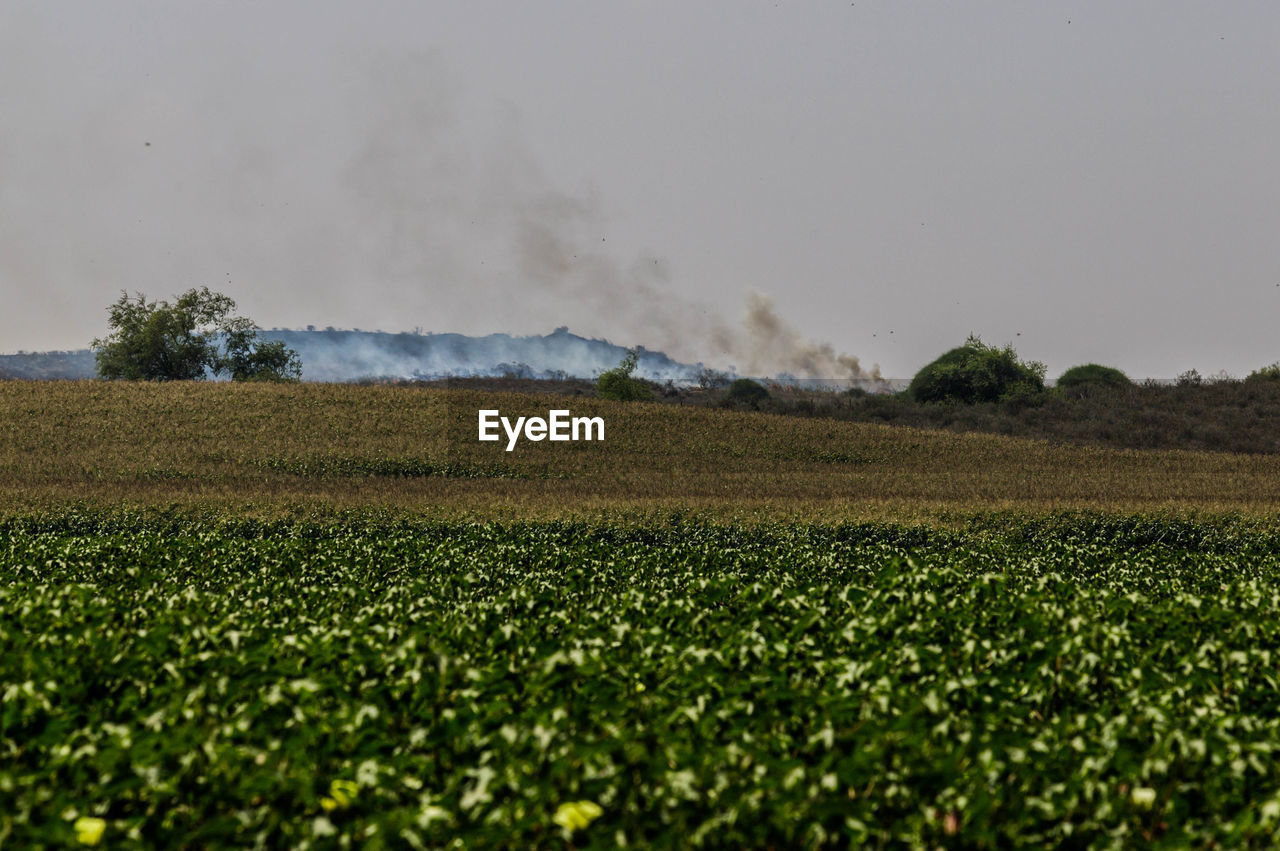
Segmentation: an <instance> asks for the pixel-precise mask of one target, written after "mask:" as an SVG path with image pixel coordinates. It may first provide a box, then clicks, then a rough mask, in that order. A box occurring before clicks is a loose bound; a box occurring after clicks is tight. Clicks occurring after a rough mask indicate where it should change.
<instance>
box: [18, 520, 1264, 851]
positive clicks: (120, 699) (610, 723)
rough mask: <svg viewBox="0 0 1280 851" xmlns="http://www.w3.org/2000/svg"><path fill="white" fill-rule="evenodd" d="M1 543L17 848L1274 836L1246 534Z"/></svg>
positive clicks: (614, 533) (532, 531)
mask: <svg viewBox="0 0 1280 851" xmlns="http://www.w3.org/2000/svg"><path fill="white" fill-rule="evenodd" d="M0 532H2V533H3V537H4V540H5V546H4V547H3V548H0V683H2V684H3V685H2V686H0V689H2V690H3V691H2V696H3V700H2V701H0V754H3V758H2V759H0V789H4V790H5V807H4V810H3V812H0V833H3V835H4V836H5V838H6V840H7V842H6V845H8V844H12V845H13V846H14V847H21V848H29V847H30V848H34V847H70V846H73V845H74V844H75V842H76V841H77V836H78V835H79V836H80V838H81V839H82V840H83V839H85V838H88V839H92V840H94V841H98V840H99V839H100V840H101V844H102V845H103V846H104V847H180V846H187V847H196V846H199V847H303V846H306V845H310V846H323V847H358V846H363V847H374V846H377V847H468V848H472V847H525V848H533V847H565V840H566V838H567V836H568V834H571V835H572V838H571V842H572V847H575V848H612V847H617V846H619V845H623V844H626V845H627V846H629V847H734V848H743V847H751V848H763V847H775V848H805V847H918V848H925V847H928V848H934V847H967V848H998V847H1063V846H1071V847H1141V846H1146V845H1150V844H1160V845H1163V846H1166V847H1221V848H1271V847H1275V846H1276V844H1277V843H1278V842H1280V719H1277V717H1276V714H1275V712H1274V707H1275V706H1276V705H1277V702H1280V683H1278V681H1277V678H1276V677H1275V673H1274V672H1275V669H1276V658H1275V655H1276V652H1277V647H1280V571H1278V569H1277V560H1276V556H1277V554H1278V553H1280V537H1278V536H1277V535H1276V534H1275V533H1265V532H1259V533H1248V532H1244V531H1242V530H1241V529H1239V528H1236V527H1232V526H1221V527H1220V526H1217V525H1213V524H1195V523H1181V522H1170V521H1162V520H1159V519H1156V518H1128V519H1126V518H1106V517H1094V518H1089V517H1084V518H1076V519H1074V520H1072V519H1069V518H1068V519H1053V518H1047V519H1043V520H1036V519H1028V520H1026V521H1024V522H1021V523H1014V524H1011V525H1009V526H1008V527H1007V528H1005V529H1003V531H996V530H994V529H988V530H986V531H983V532H981V533H974V534H969V533H966V532H957V531H938V530H931V529H926V528H921V527H904V526H891V525H881V524H866V525H857V526H835V527H817V526H790V525H778V526H758V527H752V528H747V527H742V526H712V525H701V524H691V523H682V522H676V523H673V524H670V525H666V526H638V527H632V528H627V527H622V526H616V525H595V524H581V523H554V524H514V525H492V524H483V525H481V524H470V523H457V524H433V523H423V522H379V521H369V522H351V523H343V524H313V523H299V522H272V523H263V522H255V521H246V520H243V519H240V518H238V517H237V516H236V515H234V514H228V515H226V516H224V517H222V518H220V519H216V518H215V519H210V520H207V521H184V522H175V521H173V520H169V519H164V518H159V519H154V520H143V519H135V520H129V519H128V518H120V519H116V520H112V519H109V518H105V517H101V516H94V515H85V514H78V513H73V512H72V513H61V514H55V515H45V516H42V517H28V518H10V519H7V520H4V521H2V522H0ZM99 820H100V823H99Z"/></svg>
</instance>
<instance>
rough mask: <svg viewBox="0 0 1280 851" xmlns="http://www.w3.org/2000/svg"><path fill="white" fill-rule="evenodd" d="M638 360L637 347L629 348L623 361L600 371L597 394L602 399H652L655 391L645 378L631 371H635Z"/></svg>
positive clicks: (631, 400) (630, 400)
mask: <svg viewBox="0 0 1280 851" xmlns="http://www.w3.org/2000/svg"><path fill="white" fill-rule="evenodd" d="M637 360H638V358H637V356H636V351H635V349H629V350H628V351H627V354H626V357H624V358H623V359H622V363H620V364H618V365H617V366H615V367H614V368H613V369H609V370H605V371H604V372H602V373H600V377H599V378H597V379H596V395H598V396H599V397H600V398H601V399H613V400H616V401H619V402H634V401H637V400H644V399H652V398H653V391H652V390H651V389H650V388H649V385H648V383H646V382H645V381H644V380H643V379H640V378H632V377H631V373H633V372H635V369H636V362H637Z"/></svg>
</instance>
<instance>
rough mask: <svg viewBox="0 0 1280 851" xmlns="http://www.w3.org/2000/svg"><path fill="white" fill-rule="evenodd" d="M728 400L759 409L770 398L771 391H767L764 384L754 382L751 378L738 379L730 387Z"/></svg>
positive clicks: (727, 395)
mask: <svg viewBox="0 0 1280 851" xmlns="http://www.w3.org/2000/svg"><path fill="white" fill-rule="evenodd" d="M726 398H728V399H729V400H730V401H733V402H739V403H741V404H744V405H750V406H751V407H752V408H758V407H760V403H761V402H763V401H764V400H765V399H768V398H769V391H768V390H767V389H765V387H764V385H763V384H760V383H758V382H755V381H752V380H751V379H750V378H738V379H735V380H734V382H733V383H732V384H730V385H729V392H728V393H727V394H726Z"/></svg>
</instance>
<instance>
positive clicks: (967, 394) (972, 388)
mask: <svg viewBox="0 0 1280 851" xmlns="http://www.w3.org/2000/svg"><path fill="white" fill-rule="evenodd" d="M1044 372H1045V366H1044V364H1042V363H1039V362H1037V361H1022V360H1019V359H1018V356H1017V353H1016V352H1015V351H1014V350H1013V346H1005V347H1004V348H1003V349H1001V348H996V347H995V346H988V345H986V344H985V343H983V342H982V341H981V340H980V339H978V338H977V337H976V336H971V337H969V339H968V340H966V341H965V343H964V345H963V346H959V347H957V348H954V349H951V350H950V351H948V352H945V353H944V354H942V355H940V356H939V357H938V358H937V359H936V360H934V361H933V362H932V363H929V364H927V365H926V366H924V367H923V368H922V369H921V370H920V371H919V372H917V373H916V375H915V378H913V379H912V380H911V385H910V387H908V389H907V392H908V393H909V394H910V396H911V398H913V399H915V400H916V401H917V402H959V403H962V404H966V405H972V404H974V403H977V402H997V401H1000V400H1001V399H1002V398H1004V397H1006V396H1009V395H1010V394H1016V395H1017V396H1019V398H1022V399H1026V397H1027V394H1028V393H1039V392H1040V391H1042V390H1043V389H1044Z"/></svg>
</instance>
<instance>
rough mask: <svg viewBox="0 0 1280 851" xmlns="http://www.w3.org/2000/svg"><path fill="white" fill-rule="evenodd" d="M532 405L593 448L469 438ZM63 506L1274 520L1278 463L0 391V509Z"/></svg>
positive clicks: (203, 395)
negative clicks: (1115, 514) (1116, 514)
mask: <svg viewBox="0 0 1280 851" xmlns="http://www.w3.org/2000/svg"><path fill="white" fill-rule="evenodd" d="M550 407H557V408H563V407H570V408H571V409H572V410H573V413H574V414H575V415H593V416H594V415H600V416H603V417H604V418H605V421H606V423H607V426H606V441H605V442H604V443H603V444H601V443H554V444H552V443H547V442H542V443H530V442H525V441H522V442H521V443H520V444H519V445H518V446H517V447H516V449H515V451H514V452H505V451H504V446H505V442H504V443H501V444H496V443H480V442H478V441H477V440H476V411H477V410H478V409H480V408H498V409H500V410H501V411H502V412H503V414H504V415H507V416H512V417H514V416H518V415H533V414H540V415H544V416H545V414H546V411H547V410H548V408H550ZM317 462H323V463H319V464H318V465H317ZM300 471H301V472H300ZM397 471H399V472H407V473H410V474H413V475H395V473H396V472H397ZM423 472H429V473H431V472H434V473H442V475H420V474H421V473H423ZM477 476H478V477H477ZM492 476H496V477H492ZM511 476H518V477H517V478H511ZM68 502H73V503H78V504H85V505H90V506H118V505H127V506H135V507H145V506H177V507H187V508H193V509H194V508H218V509H231V510H235V511H240V512H246V513H255V514H268V515H269V514H281V513H296V512H317V511H318V512H325V511H335V510H342V509H347V508H360V509H367V508H371V507H382V508H388V509H394V510H397V511H400V510H403V511H411V512H415V513H418V512H423V513H428V514H435V515H441V516H459V515H464V516H470V515H474V516H498V517H557V516H566V515H574V516H583V515H598V514H600V513H606V514H636V513H641V514H654V513H660V512H667V511H670V510H673V509H687V510H692V511H694V512H700V513H707V514H710V515H714V516H718V517H737V518H743V519H747V518H761V519H763V518H772V519H814V520H818V519H821V520H835V519H873V518H891V519H913V518H918V517H922V516H926V515H932V516H937V515H939V514H946V513H951V512H974V511H989V510H1014V511H1034V512H1041V511H1047V510H1062V509H1097V510H1106V511H1122V512H1153V511H1164V512H1173V513H1177V514H1219V513H1227V512H1232V513H1241V514H1246V515H1250V516H1271V515H1274V514H1275V513H1276V512H1277V509H1278V508H1280V457H1275V456H1258V455H1226V454H1220V453H1196V452H1183V451H1150V452H1146V451H1131V450H1109V449H1093V448H1082V447H1074V446H1063V445H1055V444H1049V443H1046V442H1042V441H1034V440H1025V439H1017V438H1007V437H999V436H993V435H982V434H955V433H950V432H933V431H921V430H913V429H907V428H900V427H889V426H879V425H871V424H865V423H846V422H834V421H830V420H816V419H812V420H811V419H798V418H794V417H782V416H775V415H769V414H758V413H747V412H736V411H726V410H715V409H706V408H680V407H674V406H670V405H661V404H640V403H632V404H624V403H610V402H604V401H600V400H594V399H576V398H575V399H572V400H566V399H565V397H564V396H558V397H556V396H533V395H516V394H500V393H487V392H482V391H472V390H459V389H433V388H422V387H391V386H376V385H375V386H342V385H318V384H301V385H231V384H203V383H196V384H190V383H183V384H165V385H157V384H141V383H138V384H128V383H102V382H20V381H8V382H0V510H4V511H26V510H32V509H41V508H50V507H55V506H62V505H66V504H67V503H68Z"/></svg>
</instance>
